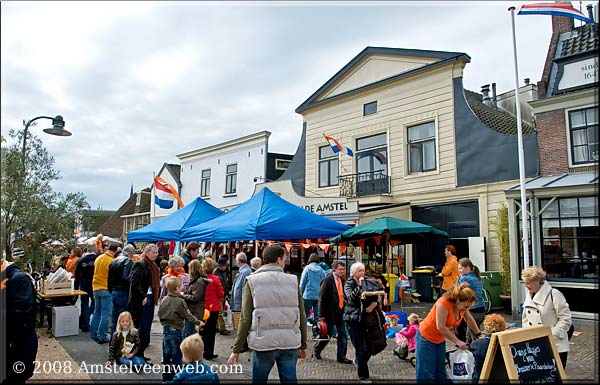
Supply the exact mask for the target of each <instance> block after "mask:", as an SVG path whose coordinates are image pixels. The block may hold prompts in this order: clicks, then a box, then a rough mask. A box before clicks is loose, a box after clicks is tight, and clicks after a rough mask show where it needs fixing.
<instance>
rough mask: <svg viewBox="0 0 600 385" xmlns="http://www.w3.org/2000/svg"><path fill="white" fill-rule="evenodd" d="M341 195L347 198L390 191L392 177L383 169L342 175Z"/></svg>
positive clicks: (340, 183)
mask: <svg viewBox="0 0 600 385" xmlns="http://www.w3.org/2000/svg"><path fill="white" fill-rule="evenodd" d="M338 182H339V185H340V196H345V197H347V198H354V197H361V196H367V195H381V194H389V193H390V177H389V176H388V175H387V174H386V173H385V172H384V171H383V170H379V171H368V172H359V173H357V174H349V175H340V176H339V177H338Z"/></svg>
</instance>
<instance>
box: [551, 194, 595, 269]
mask: <svg viewBox="0 0 600 385" xmlns="http://www.w3.org/2000/svg"><path fill="white" fill-rule="evenodd" d="M539 203H540V210H542V209H543V208H544V207H545V210H543V212H542V214H541V215H540V220H541V226H542V234H541V235H542V259H543V264H544V269H545V270H546V272H547V273H548V278H555V279H561V278H566V279H582V280H595V279H598V274H599V264H598V253H599V251H600V240H599V239H598V231H599V229H598V206H597V203H596V200H595V199H594V197H579V198H578V197H575V198H560V199H555V200H553V201H551V200H550V199H541V200H540V202H539Z"/></svg>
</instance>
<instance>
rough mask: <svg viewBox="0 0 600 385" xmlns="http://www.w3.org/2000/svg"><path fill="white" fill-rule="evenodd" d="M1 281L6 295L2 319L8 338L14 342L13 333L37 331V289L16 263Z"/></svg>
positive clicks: (4, 273)
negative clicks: (4, 321)
mask: <svg viewBox="0 0 600 385" xmlns="http://www.w3.org/2000/svg"><path fill="white" fill-rule="evenodd" d="M5 279H6V281H5ZM0 281H1V282H2V286H3V289H2V295H4V294H5V293H6V297H5V301H6V302H4V301H2V302H4V303H3V305H4V304H5V305H6V306H2V318H3V319H5V320H6V331H7V334H8V335H7V337H9V340H12V338H10V337H13V333H17V334H19V335H21V334H20V333H23V332H24V330H26V329H31V330H34V329H35V288H34V286H33V282H32V280H31V278H29V275H27V274H25V273H24V272H23V271H21V269H19V267H18V266H17V265H15V264H14V263H13V264H11V265H10V266H7V267H6V269H5V270H4V271H3V272H2V274H1V275H0ZM4 287H5V288H4ZM16 342H20V341H16Z"/></svg>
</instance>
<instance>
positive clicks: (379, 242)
mask: <svg viewBox="0 0 600 385" xmlns="http://www.w3.org/2000/svg"><path fill="white" fill-rule="evenodd" d="M381 238H383V237H382V236H381V235H378V236H376V237H373V239H374V240H375V243H376V244H377V246H381Z"/></svg>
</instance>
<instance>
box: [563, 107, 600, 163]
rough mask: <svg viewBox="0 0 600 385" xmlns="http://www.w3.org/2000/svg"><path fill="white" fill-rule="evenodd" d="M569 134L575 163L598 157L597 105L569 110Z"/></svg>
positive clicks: (591, 160) (594, 159)
mask: <svg viewBox="0 0 600 385" xmlns="http://www.w3.org/2000/svg"><path fill="white" fill-rule="evenodd" d="M569 134H570V138H571V159H572V161H573V164H574V165H575V164H585V163H590V162H595V161H597V160H598V159H599V158H598V110H597V109H596V107H592V108H584V109H581V110H575V111H569Z"/></svg>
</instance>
